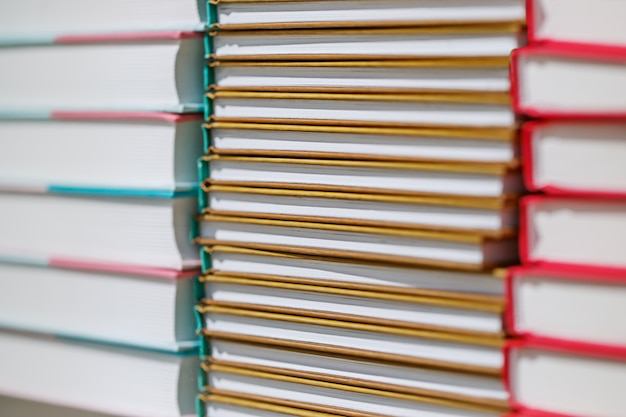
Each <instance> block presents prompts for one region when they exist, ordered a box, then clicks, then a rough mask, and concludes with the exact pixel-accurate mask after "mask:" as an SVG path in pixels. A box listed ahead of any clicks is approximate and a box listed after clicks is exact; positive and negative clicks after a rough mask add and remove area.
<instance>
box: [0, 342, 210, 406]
mask: <svg viewBox="0 0 626 417" xmlns="http://www.w3.org/2000/svg"><path fill="white" fill-rule="evenodd" d="M0 346H1V347H2V355H0V367H1V368H2V373H1V374H0V394H2V395H5V396H11V397H18V398H23V399H27V400H32V401H40V402H46V403H50V404H55V405H59V406H65V407H71V408H76V409H83V410H89V411H94V412H100V413H108V414H114V415H118V416H127V417H137V416H144V417H154V416H159V417H182V416H189V417H191V416H193V415H194V408H193V405H194V401H193V400H194V397H195V395H196V375H197V369H198V357H197V356H196V355H194V354H186V355H180V354H172V353H163V352H158V351H150V350H141V349H129V348H124V347H119V346H114V345H106V344H95V343H86V342H79V341H77V340H70V339H61V338H53V337H44V336H38V335H34V334H26V333H15V332H10V331H0ZM46 415H48V414H47V413H46Z"/></svg>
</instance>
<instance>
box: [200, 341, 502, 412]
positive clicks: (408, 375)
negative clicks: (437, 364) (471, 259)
mask: <svg viewBox="0 0 626 417" xmlns="http://www.w3.org/2000/svg"><path fill="white" fill-rule="evenodd" d="M211 360H212V361H215V363H228V364H233V365H234V364H242V365H253V366H262V367H269V368H276V369H277V370H279V369H283V370H287V371H297V372H307V373H316V374H321V375H325V376H331V377H340V378H345V379H349V380H353V381H355V383H356V382H357V381H358V382H359V383H363V382H365V383H368V382H371V383H375V384H384V385H388V386H390V388H392V389H393V390H397V391H400V392H411V389H416V390H425V391H429V392H432V395H433V396H437V395H439V396H446V395H459V396H462V397H464V400H465V399H467V400H473V401H480V400H487V401H503V402H504V401H507V400H508V398H509V396H508V393H507V391H506V389H505V388H504V383H503V381H502V379H501V378H497V377H493V376H484V375H478V374H467V373H460V372H451V371H443V370H439V369H433V368H425V367H417V366H412V365H400V364H393V363H389V362H377V361H368V360H365V359H360V358H357V357H351V358H348V357H345V356H334V355H325V354H320V353H315V352H304V351H298V350H288V349H281V348H277V347H271V346H261V345H250V344H245V343H238V342H233V341H227V340H221V339H219V338H216V339H211Z"/></svg>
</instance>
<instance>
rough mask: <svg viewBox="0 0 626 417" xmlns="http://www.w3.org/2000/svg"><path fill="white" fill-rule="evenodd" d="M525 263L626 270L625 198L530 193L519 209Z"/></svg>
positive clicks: (617, 270) (522, 257)
mask: <svg viewBox="0 0 626 417" xmlns="http://www.w3.org/2000/svg"><path fill="white" fill-rule="evenodd" d="M520 213H521V216H520V232H519V233H520V256H521V259H522V262H523V263H525V264H537V263H540V264H548V265H553V266H564V265H568V266H574V267H599V268H605V269H606V270H607V271H615V272H616V273H618V272H621V271H625V270H626V257H625V256H624V253H626V201H625V200H620V199H588V198H572V197H555V196H539V195H531V196H527V197H524V198H523V199H522V202H521V210H520Z"/></svg>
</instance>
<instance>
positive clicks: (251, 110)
mask: <svg viewBox="0 0 626 417" xmlns="http://www.w3.org/2000/svg"><path fill="white" fill-rule="evenodd" d="M523 3H524V2H523V1H511V0H494V1H487V2H485V1H467V0H462V1H458V0H447V1H444V2H421V1H412V0H393V1H362V0H359V1H353V0H348V1H346V0H341V1H333V0H326V1H274V2H272V1H270V2H267V1H240V0H237V1H234V0H233V1H228V0H220V1H216V2H212V4H211V5H210V10H209V11H210V15H211V16H212V17H213V18H214V19H215V20H214V22H213V24H212V26H211V28H210V33H209V37H208V39H207V45H208V47H209V48H211V49H210V51H209V54H208V57H207V58H208V59H207V71H206V75H207V99H208V100H207V101H208V103H209V106H208V108H207V123H206V124H205V151H206V155H205V156H204V157H203V158H202V161H201V166H200V167H201V175H202V177H203V180H204V181H203V186H202V187H203V188H202V194H201V203H202V210H203V213H202V214H201V216H200V217H199V226H198V229H197V234H198V236H197V238H196V240H197V242H198V243H200V244H201V245H203V246H202V255H201V256H202V257H203V271H204V273H203V275H202V277H201V281H202V282H203V283H204V290H205V295H204V297H203V299H202V301H201V303H200V304H199V305H198V313H199V316H200V318H201V320H202V329H201V333H202V335H203V336H204V338H203V341H204V346H203V349H204V351H203V355H204V357H203V359H204V360H203V363H202V372H201V380H200V386H201V389H202V390H203V393H202V394H201V396H200V399H201V402H200V406H199V411H200V413H201V414H206V415H208V416H210V417H227V416H233V415H237V416H272V417H275V416H285V415H296V416H303V417H308V416H318V417H322V416H335V415H336V416H350V417H352V416H355V417H356V416H358V417H360V416H406V417H413V416H429V417H431V416H433V417H434V416H471V417H474V416H476V417H478V416H497V415H502V414H504V413H507V412H508V411H509V409H510V407H509V394H508V392H507V389H506V388H505V384H504V382H503V379H502V373H503V370H504V366H505V355H504V351H503V347H504V345H505V342H506V338H505V332H504V326H503V322H502V312H503V309H504V287H505V285H504V283H505V281H504V279H503V277H502V274H501V273H499V271H498V270H497V268H498V267H500V266H508V265H512V264H515V263H517V259H518V256H517V253H518V251H517V238H516V237H517V236H516V232H517V204H516V201H517V199H516V197H517V196H518V195H519V194H521V193H522V192H523V190H524V187H523V184H522V181H521V175H520V172H519V165H518V154H517V143H516V133H517V131H516V129H517V120H516V116H515V113H514V111H513V108H512V106H511V97H510V95H509V91H510V83H509V75H508V65H509V54H510V53H511V51H512V50H513V49H515V48H517V47H519V46H521V45H522V42H523V41H522V39H523V29H524V21H525V8H524V4H523Z"/></svg>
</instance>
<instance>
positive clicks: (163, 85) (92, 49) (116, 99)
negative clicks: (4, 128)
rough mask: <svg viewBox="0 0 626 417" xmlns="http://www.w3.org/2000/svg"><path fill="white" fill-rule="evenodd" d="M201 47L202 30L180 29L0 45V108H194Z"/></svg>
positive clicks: (30, 111) (32, 111) (198, 105)
mask: <svg viewBox="0 0 626 417" xmlns="http://www.w3.org/2000/svg"><path fill="white" fill-rule="evenodd" d="M0 14H1V12H0ZM203 50H204V49H203V43H202V37H201V36H200V35H199V34H196V33H187V32H165V33H159V34H156V35H152V34H150V33H143V34H130V35H124V36H113V35H106V34H105V35H92V36H84V37H81V36H78V37H76V38H68V39H63V40H60V41H58V43H56V44H54V43H38V44H34V45H27V46H21V47H20V46H13V47H8V48H0V66H1V67H2V77H0V114H2V113H5V114H9V115H17V116H19V115H20V114H23V115H24V117H28V116H29V115H38V116H42V115H47V114H49V113H51V112H55V111H56V112H60V111H69V112H76V111H88V110H91V111H100V112H111V111H124V110H125V111H143V112H174V113H185V112H200V111H201V110H202V109H203V103H202V85H203V81H202V59H203ZM42 62H45V66H44V67H42Z"/></svg>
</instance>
